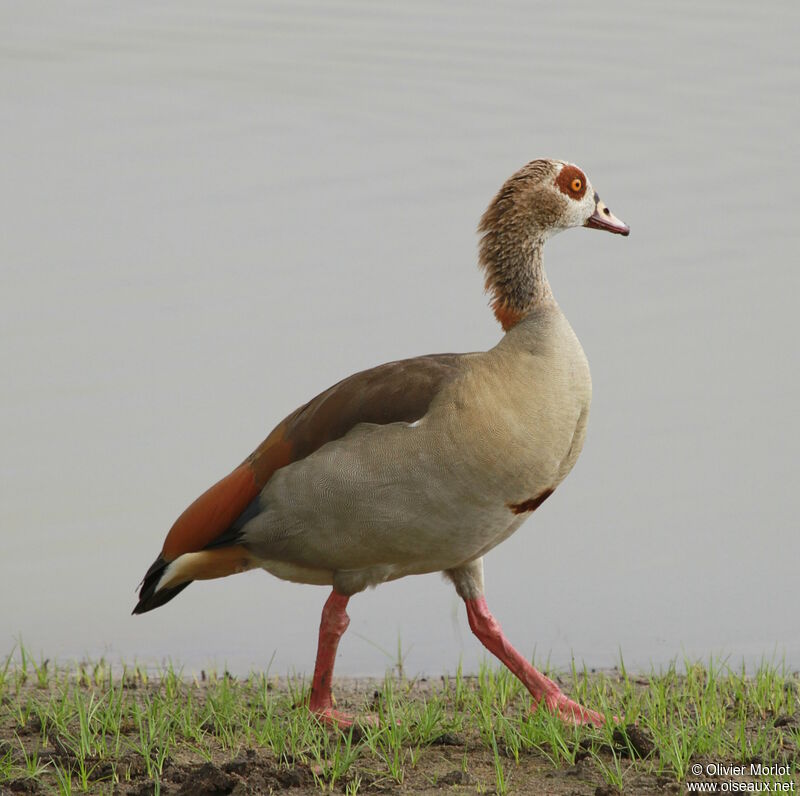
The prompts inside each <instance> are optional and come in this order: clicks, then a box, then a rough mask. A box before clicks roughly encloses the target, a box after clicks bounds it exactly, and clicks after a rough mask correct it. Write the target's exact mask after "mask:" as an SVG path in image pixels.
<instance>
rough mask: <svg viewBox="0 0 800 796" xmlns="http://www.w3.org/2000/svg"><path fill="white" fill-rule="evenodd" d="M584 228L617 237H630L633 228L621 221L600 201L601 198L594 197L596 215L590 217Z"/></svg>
mask: <svg viewBox="0 0 800 796" xmlns="http://www.w3.org/2000/svg"><path fill="white" fill-rule="evenodd" d="M583 226H584V227H592V228H594V229H604V230H605V231H606V232H613V233H614V234H616V235H630V232H631V228H630V227H629V226H628V225H627V224H625V223H624V222H622V221H620V220H619V219H618V218H617V217H616V216H615V215H614V214H613V213H612V212H611V211H610V210H609V209H608V208H607V207H606V206H605V204H604V203H603V202H602V201H601V200H600V197H599V196H598V195H597V194H595V195H594V213H592V215H591V216H589V219H588V220H587V221H586V223H585V224H584V225H583Z"/></svg>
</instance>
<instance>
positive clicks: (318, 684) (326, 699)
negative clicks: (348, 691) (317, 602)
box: [308, 590, 353, 727]
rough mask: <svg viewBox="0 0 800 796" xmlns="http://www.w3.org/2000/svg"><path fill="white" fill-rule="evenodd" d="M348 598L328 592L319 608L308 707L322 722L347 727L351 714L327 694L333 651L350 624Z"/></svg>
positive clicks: (350, 722) (351, 718)
mask: <svg viewBox="0 0 800 796" xmlns="http://www.w3.org/2000/svg"><path fill="white" fill-rule="evenodd" d="M349 600H350V598H349V597H347V596H346V595H344V594H339V593H338V592H337V591H336V590H334V591H332V592H331V595H330V597H328V600H327V602H326V603H325V607H324V608H323V609H322V620H321V621H320V624H319V644H318V646H317V662H316V664H315V665H314V679H313V681H312V683H311V699H310V700H309V703H308V709H309V710H310V711H311V712H312V713H314V714H316V715H317V716H318V717H319V718H320V719H321V720H322V721H325V722H328V723H330V724H336V725H338V726H339V727H349V726H351V725H352V724H353V717H352V716H348V715H346V714H344V713H341V712H340V711H338V710H335V709H334V707H333V698H332V697H331V681H332V680H333V666H334V664H335V663H336V650H337V649H338V647H339V639H340V638H341V637H342V634H343V633H344V631H345V630H347V626H348V625H349V624H350V617H348V616H347V611H346V610H345V609H346V608H347V603H348V601H349Z"/></svg>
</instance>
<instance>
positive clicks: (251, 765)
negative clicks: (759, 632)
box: [0, 680, 800, 796]
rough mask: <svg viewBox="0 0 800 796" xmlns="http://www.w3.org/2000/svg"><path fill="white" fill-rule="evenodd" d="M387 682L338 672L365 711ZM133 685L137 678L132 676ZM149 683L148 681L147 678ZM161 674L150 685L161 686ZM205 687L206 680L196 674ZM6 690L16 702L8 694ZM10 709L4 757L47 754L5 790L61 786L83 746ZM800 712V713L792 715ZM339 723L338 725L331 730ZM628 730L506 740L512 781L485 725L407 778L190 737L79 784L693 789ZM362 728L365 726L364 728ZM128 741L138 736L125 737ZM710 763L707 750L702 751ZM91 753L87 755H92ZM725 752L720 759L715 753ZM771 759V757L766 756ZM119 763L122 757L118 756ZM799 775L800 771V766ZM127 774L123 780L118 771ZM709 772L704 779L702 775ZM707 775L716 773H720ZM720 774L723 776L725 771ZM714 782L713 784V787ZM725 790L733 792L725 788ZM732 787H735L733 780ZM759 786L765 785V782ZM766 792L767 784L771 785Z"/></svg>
mask: <svg viewBox="0 0 800 796" xmlns="http://www.w3.org/2000/svg"><path fill="white" fill-rule="evenodd" d="M380 686H381V683H379V682H377V681H365V680H362V681H359V680H352V681H338V682H337V684H336V693H337V697H338V705H339V707H340V708H342V709H344V710H348V709H350V710H352V709H355V710H358V711H362V710H363V709H364V708H365V706H367V707H369V705H370V702H371V701H374V700H375V699H376V698H377V696H378V690H377V689H379V688H380ZM131 687H134V688H135V687H137V686H136V685H135V684H132V686H131ZM138 687H139V688H140V689H141V688H142V686H138ZM157 687H158V686H157V684H151V685H150V686H145V687H144V688H145V689H147V688H157ZM195 687H196V688H198V689H199V692H201V693H202V690H203V687H204V686H203V684H202V683H201V684H195ZM429 689H430V684H428V683H426V682H425V681H421V682H419V683H418V684H417V685H416V686H415V688H414V689H413V690H412V692H411V693H410V697H411V698H412V699H413V698H415V695H416V698H419V699H424V698H425V696H426V692H429ZM7 701H8V700H7V698H6V702H7ZM8 716H9V714H8V713H7V714H6V716H5V718H4V720H3V721H2V722H0V759H2V758H3V757H4V756H5V758H6V760H8V761H11V762H13V763H14V764H15V765H16V770H17V771H19V768H20V766H22V765H23V764H24V762H25V755H31V754H32V752H33V751H35V750H36V751H37V753H38V762H39V764H40V766H42V767H43V772H44V773H42V774H41V775H40V776H37V777H30V776H24V775H23V776H16V777H15V778H11V779H8V778H7V779H6V780H5V782H3V781H2V779H0V794H25V793H33V794H38V793H42V794H45V793H60V792H65V791H64V790H63V787H62V789H59V783H58V780H57V779H56V777H55V775H53V774H52V773H49V772H48V770H47V769H48V766H50V767H53V766H52V764H58V765H60V766H61V767H62V768H63V767H65V766H66V767H70V766H73V767H77V761H76V759H75V758H74V755H73V754H72V753H71V752H70V751H69V749H67V748H66V746H65V745H63V744H61V743H60V742H59V738H58V736H57V735H56V734H51V735H49V736H48V738H47V743H46V744H44V745H42V743H41V738H42V735H43V733H42V727H41V724H40V723H38V722H37V720H36V718H35V717H33V718H29V719H28V720H27V721H25V722H20V721H19V720H18V719H9V718H8ZM788 721H789V722H794V724H795V726H796V724H797V721H798V717H792V718H790V719H789V720H788ZM330 732H335V731H333V730H330ZM624 732H626V733H627V739H626V738H625V737H624V736H623V735H622V733H621V732H620V731H617V732H616V733H615V741H616V743H615V744H613V746H614V748H613V749H612V748H611V745H609V746H608V747H606V748H603V747H602V746H601V748H600V750H599V753H598V750H597V746H596V745H595V747H594V753H593V754H592V753H590V752H589V751H588V744H587V745H586V746H587V748H586V749H582V748H577V749H576V753H575V764H574V765H567V766H562V767H557V766H554V764H553V763H552V762H551V761H550V760H549V759H548V758H547V756H546V755H545V754H543V753H542V752H541V751H539V750H535V749H528V750H523V751H522V752H521V753H520V755H519V760H518V762H517V761H515V760H514V759H513V758H512V757H511V755H510V754H509V753H508V752H507V750H503V749H500V755H501V762H502V766H503V769H504V775H505V784H504V786H503V787H500V788H498V780H497V766H496V763H497V758H496V755H495V752H494V751H493V749H492V748H491V747H489V746H488V745H487V743H486V740H485V739H482V738H481V737H480V735H479V733H478V732H477V731H466V732H443V733H442V734H440V735H439V736H438V737H436V738H435V739H434V740H433V741H432V742H431V743H430V744H429V745H426V746H424V747H423V748H422V749H421V753H420V756H419V759H418V760H417V761H416V763H415V764H414V765H413V766H412V765H406V766H405V771H404V776H403V779H402V782H398V781H396V779H393V778H391V777H389V776H388V775H387V774H386V771H385V767H384V769H383V770H381V767H380V766H379V765H377V764H374V763H375V761H374V760H371V759H370V756H369V753H368V752H367V753H364V754H362V755H361V756H360V757H359V759H358V760H357V762H356V763H355V764H354V765H353V766H352V767H351V768H350V770H349V771H348V772H347V774H346V775H345V776H344V777H343V778H342V779H341V780H339V781H338V782H336V783H335V784H334V786H333V787H332V788H328V787H327V786H325V785H321V784H320V780H319V777H317V776H315V774H319V773H320V772H319V771H316V772H315V770H314V765H313V764H312V763H309V762H308V761H307V760H302V759H297V760H292V759H288V760H287V759H286V758H284V759H278V758H277V757H276V755H275V754H274V753H273V752H272V751H270V750H269V749H265V748H259V747H255V746H248V745H246V744H244V745H242V746H240V748H238V749H236V750H235V751H233V752H232V751H231V750H230V749H225V748H223V746H222V745H221V744H220V745H219V746H218V747H217V748H215V749H213V750H212V755H211V760H203V759H202V757H201V756H200V755H198V754H197V753H196V752H194V751H193V750H192V749H191V748H190V745H189V744H178V745H177V747H176V749H175V751H174V752H173V753H172V754H171V755H170V756H169V757H168V758H167V760H166V762H165V764H164V766H163V769H162V774H161V777H160V782H159V783H158V784H156V783H154V781H153V780H152V779H151V778H150V777H148V775H147V771H146V769H145V763H144V760H143V758H142V757H141V756H140V755H138V754H136V753H134V752H131V751H126V752H125V753H124V754H122V755H121V756H119V757H118V758H117V759H114V760H109V759H105V760H94V761H93V760H89V761H88V763H89V764H91V765H93V769H92V771H91V774H90V775H89V784H88V790H86V791H83V790H81V789H79V788H75V786H74V784H73V791H72V792H75V793H77V792H88V793H97V794H109V793H113V794H120V795H121V796H151V794H159V793H160V794H168V795H169V796H228V794H230V795H231V796H245V794H287V796H295V794H296V795H297V796H300V795H301V794H303V795H306V794H308V796H311V794H314V795H315V796H318V794H320V793H323V792H325V791H326V790H331V791H333V792H336V793H344V794H350V793H353V794H354V793H363V794H442V793H451V794H492V793H503V792H505V793H512V794H535V795H536V796H550V795H551V794H552V796H611V795H612V794H618V793H627V794H637V795H638V794H641V796H648V795H649V794H677V793H686V792H687V789H686V784H685V783H683V782H679V781H678V780H677V779H676V777H675V775H674V773H672V772H670V771H661V772H659V768H662V769H663V767H662V766H659V765H658V764H657V759H658V756H659V751H658V750H657V749H655V748H654V744H653V742H652V739H651V737H650V736H649V734H648V732H647V731H646V730H645V729H642V728H641V727H635V726H632V725H629V726H628V727H627V729H625V730H624ZM123 734H124V735H125V736H126V737H129V738H130V739H131V741H133V740H134V737H135V734H136V732H135V728H134V727H132V726H129V727H125V728H123ZM357 735H358V731H357V730H356V736H357ZM123 748H124V749H129V748H130V745H128V744H123ZM787 755H788V757H787V759H790V760H791V761H793V762H792V765H793V767H794V768H795V772H796V771H797V766H798V762H800V749H797V748H796V749H793V750H791V749H790V750H788V751H787ZM615 759H616V760H621V770H622V772H623V780H624V785H623V789H622V790H619V789H618V788H616V787H614V786H613V785H610V784H609V782H608V777H607V775H605V774H604V773H603V770H602V768H603V766H607V767H609V768H610V767H612V766H613V765H614V761H615ZM697 760H699V761H700V762H701V763H704V764H705V762H709V761H704V760H702V758H697ZM84 762H87V761H84ZM710 762H718V761H710ZM760 762H767V761H760ZM112 764H113V765H112ZM795 777H796V773H795ZM115 778H116V779H117V781H116V782H114V781H113V779H115ZM699 779H703V777H700V778H699ZM707 781H709V782H713V781H715V780H714V779H708V778H707ZM716 781H717V782H718V786H719V782H720V780H716ZM711 792H713V791H711ZM717 792H725V791H722V790H718V791H717ZM727 792H731V790H730V789H729V790H728V791H727ZM757 792H758V791H757ZM761 792H763V791H761ZM789 792H795V793H797V792H800V785H798V784H797V783H796V782H795V783H794V790H793V791H789Z"/></svg>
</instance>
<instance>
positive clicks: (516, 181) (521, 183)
mask: <svg viewBox="0 0 800 796" xmlns="http://www.w3.org/2000/svg"><path fill="white" fill-rule="evenodd" d="M571 227H590V228H593V229H601V230H605V231H606V232H612V233H615V234H617V235H628V234H629V233H630V228H629V227H628V225H627V224H625V223H623V222H622V221H620V220H619V219H618V218H617V217H616V216H615V215H614V214H613V213H612V212H611V211H610V210H609V209H608V207H606V205H605V204H604V203H603V202H602V201H601V200H600V197H599V196H598V194H597V192H596V191H595V190H594V188H593V187H592V184H591V182H590V181H589V178H588V177H587V176H586V174H585V173H584V172H583V171H582V170H581V169H580V168H579V167H578V166H576V165H575V164H573V163H567V162H565V161H563V160H534V161H531V162H530V163H528V164H527V165H526V166H523V167H522V168H521V169H520V170H519V171H518V172H516V174H513V175H512V176H511V177H509V179H508V180H506V182H505V184H504V185H503V187H502V188H501V189H500V190H499V191H498V193H497V195H496V196H495V198H494V199H493V200H492V202H491V204H490V205H489V207H488V208H487V209H486V212H485V213H484V214H483V217H482V218H481V222H480V225H479V227H478V231H479V232H480V233H481V234H482V237H481V241H480V251H479V263H480V266H481V268H482V269H483V270H484V272H485V275H486V289H487V291H488V292H489V293H490V294H491V295H492V308H493V309H494V312H495V315H496V316H497V318H498V320H499V321H500V322H501V323H502V325H503V328H504V329H508V328H510V327H511V326H513V325H515V324H516V323H517V322H518V321H519V320H520V319H521V318H522V317H524V316H525V315H526V314H527V313H528V312H530V310H531V309H532V308H533V307H534V306H535V305H536V304H537V303H539V302H542V301H546V300H548V299H550V300H552V294H551V293H550V288H549V285H548V284H547V279H546V277H545V275H544V271H543V268H542V256H541V249H542V246H543V244H544V242H545V241H546V240H547V239H548V238H549V237H551V236H552V235H555V234H556V233H558V232H562V231H563V230H565V229H570V228H571Z"/></svg>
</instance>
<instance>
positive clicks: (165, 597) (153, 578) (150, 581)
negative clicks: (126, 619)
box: [132, 556, 192, 614]
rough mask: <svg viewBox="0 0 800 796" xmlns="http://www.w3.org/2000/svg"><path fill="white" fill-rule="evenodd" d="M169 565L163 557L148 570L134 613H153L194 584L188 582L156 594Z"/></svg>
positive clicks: (141, 585)
mask: <svg viewBox="0 0 800 796" xmlns="http://www.w3.org/2000/svg"><path fill="white" fill-rule="evenodd" d="M168 565H169V562H168V561H165V560H164V559H163V558H162V557H161V556H159V557H158V558H157V559H156V560H155V561H154V562H153V563H152V565H151V566H150V569H148V570H147V574H146V575H145V576H144V580H142V582H141V584H140V587H141V588H140V589H139V602H138V603H136V607H135V608H134V609H133V611H132V613H134V614H144V613H147V611H152V610H153V609H154V608H158V607H159V606H161V605H164V603H168V602H169V601H170V600H171V599H172V598H173V597H177V596H178V595H179V594H180V593H181V592H182V591H183V590H184V589H185V588H186V587H187V586H188V585H189V584H190V583H191V582H192V581H187V582H186V583H180V584H178V585H177V586H172V587H170V588H167V589H161V590H160V591H159V592H156V586H157V585H158V581H159V580H160V579H161V575H162V574H163V573H164V570H165V569H166V568H167V566H168Z"/></svg>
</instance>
